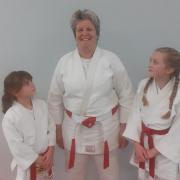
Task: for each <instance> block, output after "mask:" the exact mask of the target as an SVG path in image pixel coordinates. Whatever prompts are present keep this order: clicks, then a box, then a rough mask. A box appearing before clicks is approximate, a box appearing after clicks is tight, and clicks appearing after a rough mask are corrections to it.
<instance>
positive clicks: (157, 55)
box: [148, 51, 173, 79]
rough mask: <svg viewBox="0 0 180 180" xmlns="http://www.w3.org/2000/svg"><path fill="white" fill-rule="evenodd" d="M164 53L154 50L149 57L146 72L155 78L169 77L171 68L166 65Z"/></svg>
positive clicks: (171, 71)
mask: <svg viewBox="0 0 180 180" xmlns="http://www.w3.org/2000/svg"><path fill="white" fill-rule="evenodd" d="M165 58H166V54H165V53H162V52H158V51H156V52H154V53H153V54H152V56H151V57H150V61H149V66H148V72H149V76H150V77H153V78H155V79H164V78H168V77H170V75H171V74H172V73H173V69H172V68H171V67H168V66H167V64H166V62H165Z"/></svg>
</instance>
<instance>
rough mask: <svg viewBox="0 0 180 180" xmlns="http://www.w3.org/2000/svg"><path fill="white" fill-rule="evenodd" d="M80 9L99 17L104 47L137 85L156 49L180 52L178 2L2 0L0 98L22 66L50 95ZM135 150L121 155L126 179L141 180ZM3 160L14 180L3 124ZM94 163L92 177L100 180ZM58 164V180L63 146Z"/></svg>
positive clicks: (0, 170) (2, 170)
mask: <svg viewBox="0 0 180 180" xmlns="http://www.w3.org/2000/svg"><path fill="white" fill-rule="evenodd" d="M79 8H80V9H84V8H88V9H92V10H94V11H95V12H96V13H97V14H98V15H99V17H100V19H101V37H100V41H99V46H101V47H103V48H106V49H109V50H112V51H114V52H115V53H117V54H118V55H119V56H120V57H121V59H122V61H123V63H124V64H125V66H126V68H127V70H128V72H129V75H130V77H131V79H132V82H133V84H134V87H135V89H136V87H137V83H138V81H139V80H140V79H142V78H143V77H144V76H145V74H146V73H145V72H146V66H147V62H148V58H149V56H150V54H151V53H152V51H153V50H154V49H155V48H156V47H159V46H172V47H175V48H177V49H178V50H180V41H179V32H180V18H179V17H180V1H179V0H134V1H132V0H126V1H123V0H0V96H2V90H3V79H4V77H5V76H6V75H7V74H8V73H9V72H10V71H12V70H22V69H23V70H27V71H29V72H30V73H31V74H32V75H33V76H34V81H35V83H36V86H37V90H38V93H37V94H38V96H39V97H42V98H46V97H47V91H48V87H49V83H50V79H51V76H52V73H53V70H54V68H55V66H56V63H57V61H58V59H59V58H60V57H61V56H62V55H64V54H65V53H67V52H69V51H71V50H72V49H73V48H74V47H75V46H74V45H75V43H74V39H73V35H72V32H71V29H70V26H69V19H70V17H71V15H72V13H73V12H74V11H75V10H76V9H79ZM130 149H131V148H130V147H129V148H128V149H126V150H124V151H122V152H120V156H119V159H120V162H121V168H120V171H121V174H122V179H124V180H132V179H133V180H136V178H135V177H136V171H135V169H134V168H133V167H131V166H129V165H128V159H129V156H130ZM0 160H1V162H0V180H13V177H14V174H11V173H10V170H9V162H10V160H11V156H10V153H9V150H8V148H7V144H6V142H5V140H4V138H3V135H2V130H1V128H0ZM91 163H92V162H91ZM91 163H90V168H89V169H90V171H89V173H88V179H89V180H90V179H94V180H96V179H97V175H96V174H95V173H94V171H95V169H94V167H93V166H92V164H91ZM55 165H56V168H55V173H56V180H59V179H62V180H64V174H65V173H64V168H63V165H64V156H63V152H62V150H57V152H56V156H55Z"/></svg>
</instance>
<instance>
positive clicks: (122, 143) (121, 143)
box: [119, 123, 128, 148]
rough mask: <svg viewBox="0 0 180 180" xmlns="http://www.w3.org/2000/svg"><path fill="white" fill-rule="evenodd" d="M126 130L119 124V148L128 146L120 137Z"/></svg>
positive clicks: (123, 124) (124, 139) (123, 138)
mask: <svg viewBox="0 0 180 180" xmlns="http://www.w3.org/2000/svg"><path fill="white" fill-rule="evenodd" d="M125 129H126V124H125V123H120V131H119V148H125V147H126V146H127V145H128V140H127V139H126V138H125V137H123V136H122V134H123V132H124V130H125Z"/></svg>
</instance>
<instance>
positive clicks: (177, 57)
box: [142, 47, 180, 119]
mask: <svg viewBox="0 0 180 180" xmlns="http://www.w3.org/2000/svg"><path fill="white" fill-rule="evenodd" d="M155 52H161V53H164V54H166V58H165V59H164V60H165V63H166V64H167V66H168V67H171V68H173V69H174V72H173V73H172V75H171V76H172V77H175V82H174V86H173V89H172V93H171V95H170V97H169V111H168V112H166V113H165V114H164V115H163V116H162V118H163V119H168V118H170V116H171V110H172V106H173V102H174V99H175V97H176V94H177V91H178V86H179V75H180V52H179V51H177V50H176V49H174V48H170V47H161V48H157V49H156V50H155ZM152 82H153V78H152V77H151V78H149V80H148V81H147V83H146V85H145V87H144V91H143V97H142V102H143V105H144V106H148V105H149V102H148V100H147V97H146V94H147V91H148V88H149V86H150V84H151V83H152Z"/></svg>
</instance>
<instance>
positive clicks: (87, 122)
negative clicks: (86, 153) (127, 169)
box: [65, 106, 118, 169]
mask: <svg viewBox="0 0 180 180" xmlns="http://www.w3.org/2000/svg"><path fill="white" fill-rule="evenodd" d="M117 110H118V106H115V107H114V108H112V110H111V112H112V115H114V114H115V113H116V111H117ZM65 112H66V114H67V115H68V116H69V117H70V118H72V112H71V111H69V110H67V109H65ZM95 123H96V117H92V116H91V117H87V118H86V119H85V120H83V121H82V122H81V124H82V125H83V126H86V127H87V128H91V127H92V126H93V125H94V124H95ZM75 151H76V141H75V138H73V139H72V142H71V149H70V155H69V163H68V168H69V169H71V168H73V167H74V162H75ZM107 167H109V145H108V142H107V141H105V142H104V169H106V168H107Z"/></svg>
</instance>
